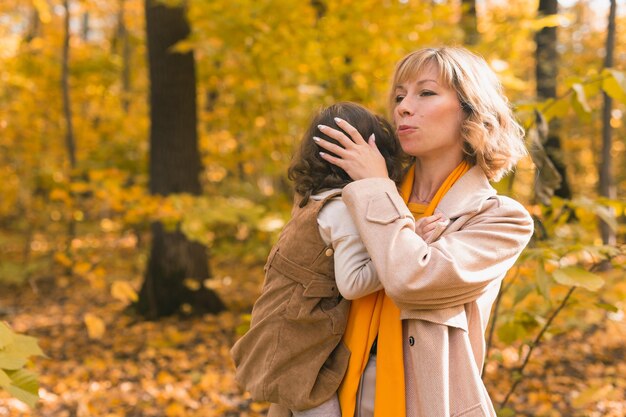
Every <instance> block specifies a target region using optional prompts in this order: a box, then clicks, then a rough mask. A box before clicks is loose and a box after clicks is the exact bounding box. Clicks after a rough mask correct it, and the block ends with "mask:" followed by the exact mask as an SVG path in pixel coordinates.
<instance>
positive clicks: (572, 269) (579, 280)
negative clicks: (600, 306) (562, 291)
mask: <svg viewBox="0 0 626 417" xmlns="http://www.w3.org/2000/svg"><path fill="white" fill-rule="evenodd" d="M552 276H553V277H554V280H555V281H556V282H558V283H559V284H561V285H567V286H570V287H571V286H574V287H583V288H585V289H587V290H589V291H597V290H598V289H599V288H601V287H602V286H603V285H604V279H602V277H601V276H599V275H596V274H594V273H593V272H589V271H586V270H584V269H582V268H579V267H576V266H568V267H565V268H561V269H557V270H556V271H554V273H553V274H552Z"/></svg>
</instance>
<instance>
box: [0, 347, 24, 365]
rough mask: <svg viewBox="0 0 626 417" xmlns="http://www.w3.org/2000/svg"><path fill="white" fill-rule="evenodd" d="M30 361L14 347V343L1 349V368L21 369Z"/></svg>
mask: <svg viewBox="0 0 626 417" xmlns="http://www.w3.org/2000/svg"><path fill="white" fill-rule="evenodd" d="M26 362H28V360H27V357H26V356H24V355H23V354H21V353H20V352H17V351H15V349H13V345H11V346H9V348H7V349H5V350H3V351H0V369H5V370H7V369H9V370H15V369H20V368H21V367H23V366H24V365H26Z"/></svg>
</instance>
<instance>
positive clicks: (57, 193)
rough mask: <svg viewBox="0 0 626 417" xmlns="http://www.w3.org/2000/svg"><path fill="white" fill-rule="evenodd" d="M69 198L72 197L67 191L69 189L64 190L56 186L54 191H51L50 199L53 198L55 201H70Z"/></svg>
mask: <svg viewBox="0 0 626 417" xmlns="http://www.w3.org/2000/svg"><path fill="white" fill-rule="evenodd" d="M69 198H70V196H69V194H68V193H67V191H65V190H62V189H60V188H55V189H53V190H52V191H50V200H53V201H68V200H69Z"/></svg>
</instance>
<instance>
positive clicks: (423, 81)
mask: <svg viewBox="0 0 626 417" xmlns="http://www.w3.org/2000/svg"><path fill="white" fill-rule="evenodd" d="M428 82H431V83H435V84H439V83H438V82H437V80H432V79H430V78H428V79H425V80H419V81H418V82H417V83H416V84H425V83H428Z"/></svg>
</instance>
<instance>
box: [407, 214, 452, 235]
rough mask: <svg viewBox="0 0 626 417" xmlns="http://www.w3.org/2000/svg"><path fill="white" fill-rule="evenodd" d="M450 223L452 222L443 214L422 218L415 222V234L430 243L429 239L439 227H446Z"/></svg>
mask: <svg viewBox="0 0 626 417" xmlns="http://www.w3.org/2000/svg"><path fill="white" fill-rule="evenodd" d="M449 222H450V220H448V219H447V218H446V216H444V215H443V214H442V213H435V214H433V215H432V216H426V217H422V218H420V219H417V220H416V221H415V233H417V235H418V236H419V237H421V238H422V239H423V240H425V241H428V238H429V237H430V236H431V235H432V234H433V232H434V231H435V229H436V228H437V226H439V225H441V226H446V225H447V224H448V223H449Z"/></svg>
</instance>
